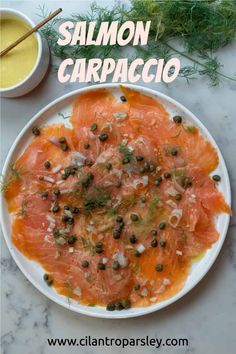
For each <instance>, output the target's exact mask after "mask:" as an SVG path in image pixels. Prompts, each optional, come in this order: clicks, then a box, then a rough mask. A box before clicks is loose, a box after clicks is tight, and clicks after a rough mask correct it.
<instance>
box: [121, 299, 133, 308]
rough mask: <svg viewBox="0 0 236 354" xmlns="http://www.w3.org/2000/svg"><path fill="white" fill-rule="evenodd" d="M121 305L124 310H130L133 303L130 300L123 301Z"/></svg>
mask: <svg viewBox="0 0 236 354" xmlns="http://www.w3.org/2000/svg"><path fill="white" fill-rule="evenodd" d="M121 304H122V306H123V308H124V309H126V310H127V309H129V308H130V307H131V302H130V301H129V300H128V299H123V300H121Z"/></svg>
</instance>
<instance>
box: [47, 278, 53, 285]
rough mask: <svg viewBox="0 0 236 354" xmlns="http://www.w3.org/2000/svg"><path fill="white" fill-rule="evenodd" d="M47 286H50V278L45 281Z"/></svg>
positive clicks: (51, 281)
mask: <svg viewBox="0 0 236 354" xmlns="http://www.w3.org/2000/svg"><path fill="white" fill-rule="evenodd" d="M46 283H47V286H52V283H53V280H52V279H51V278H49V279H48V280H46Z"/></svg>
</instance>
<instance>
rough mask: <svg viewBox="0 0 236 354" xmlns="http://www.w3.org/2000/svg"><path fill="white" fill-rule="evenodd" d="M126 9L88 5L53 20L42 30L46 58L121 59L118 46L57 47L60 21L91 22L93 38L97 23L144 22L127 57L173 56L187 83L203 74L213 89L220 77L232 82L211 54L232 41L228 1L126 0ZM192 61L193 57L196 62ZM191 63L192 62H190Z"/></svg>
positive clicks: (232, 7)
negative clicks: (142, 41) (181, 61)
mask: <svg viewBox="0 0 236 354" xmlns="http://www.w3.org/2000/svg"><path fill="white" fill-rule="evenodd" d="M130 4H131V6H130V8H129V9H128V10H127V9H126V8H125V7H124V6H123V5H120V4H115V5H114V6H113V7H111V8H106V7H100V6H98V5H96V3H92V4H91V8H90V10H89V11H88V12H87V13H86V14H72V15H71V16H70V17H68V18H61V17H59V18H58V17H57V18H54V19H53V20H52V21H50V22H49V23H48V24H47V25H45V26H44V27H43V28H42V30H41V31H42V33H43V34H44V36H45V37H46V38H47V40H48V42H49V45H50V48H51V52H52V54H53V55H54V56H55V57H57V58H59V59H62V60H64V59H66V58H72V59H74V60H75V59H77V58H85V59H86V61H88V60H89V59H91V58H100V59H104V58H108V57H110V58H113V59H114V60H118V59H119V58H122V57H123V50H124V48H123V47H120V46H119V45H118V44H115V45H108V46H94V45H91V46H90V45H89V46H86V45H85V46H80V45H79V44H78V45H75V46H71V45H65V46H60V45H58V44H57V40H58V39H59V33H58V26H59V25H60V24H61V23H62V22H64V21H68V20H69V21H72V22H74V23H76V22H78V21H86V22H87V23H88V22H90V21H96V26H95V30H94V38H96V36H97V34H98V31H99V28H100V25H101V23H102V22H104V21H107V22H109V23H111V22H112V21H115V20H119V26H121V25H122V24H123V23H124V22H125V21H127V20H131V21H144V22H146V21H150V20H151V29H150V33H149V39H148V43H147V45H146V46H135V47H132V51H131V54H130V55H129V59H130V60H131V59H133V58H137V57H140V58H142V59H144V60H148V59H149V58H153V57H156V58H157V59H160V58H163V59H164V61H165V62H167V61H168V60H169V59H170V58H172V57H173V56H176V54H177V55H178V56H179V57H180V58H181V57H183V58H185V59H187V60H188V61H189V62H190V63H189V64H188V65H185V66H184V67H182V68H181V69H180V72H179V77H183V78H185V79H187V80H190V79H193V78H196V77H197V75H204V76H206V77H207V78H208V79H209V81H210V85H212V86H215V85H218V84H219V82H220V78H221V77H222V78H227V79H229V80H233V81H236V77H235V76H228V75H225V74H224V73H222V72H221V70H220V69H221V67H222V65H221V64H220V62H219V60H218V58H217V56H216V55H215V54H214V51H216V50H217V49H219V48H222V47H224V46H225V45H227V44H229V43H231V42H232V41H234V40H235V34H236V2H235V1H231V0H221V1H216V0H204V1H200V0H185V1H184V0H175V1H173V0H131V1H130ZM39 11H40V16H41V17H46V16H47V15H48V12H47V11H46V9H45V6H43V7H39ZM173 38H174V39H176V40H178V41H179V42H180V44H182V46H183V48H184V50H177V49H176V48H175V47H173V46H172V45H171V44H170V40H171V39H173ZM196 58H197V59H196ZM191 63H192V64H191Z"/></svg>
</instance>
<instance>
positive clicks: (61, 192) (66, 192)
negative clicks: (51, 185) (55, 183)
mask: <svg viewBox="0 0 236 354" xmlns="http://www.w3.org/2000/svg"><path fill="white" fill-rule="evenodd" d="M72 192H73V189H61V190H60V194H68V193H72Z"/></svg>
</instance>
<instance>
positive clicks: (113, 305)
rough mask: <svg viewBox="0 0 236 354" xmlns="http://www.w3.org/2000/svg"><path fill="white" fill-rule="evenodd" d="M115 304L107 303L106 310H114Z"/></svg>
mask: <svg viewBox="0 0 236 354" xmlns="http://www.w3.org/2000/svg"><path fill="white" fill-rule="evenodd" d="M115 309H116V305H115V304H112V303H111V304H107V307H106V310H107V311H115Z"/></svg>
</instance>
